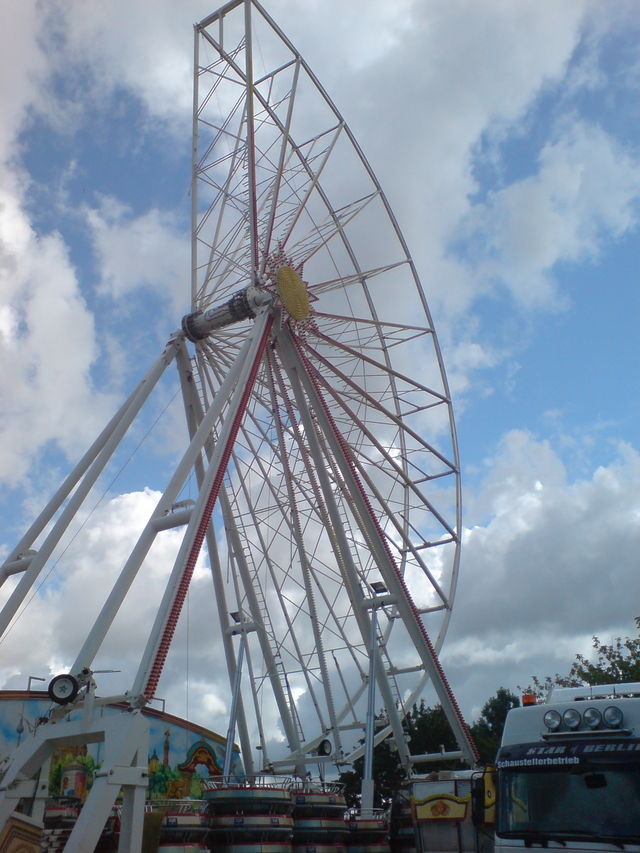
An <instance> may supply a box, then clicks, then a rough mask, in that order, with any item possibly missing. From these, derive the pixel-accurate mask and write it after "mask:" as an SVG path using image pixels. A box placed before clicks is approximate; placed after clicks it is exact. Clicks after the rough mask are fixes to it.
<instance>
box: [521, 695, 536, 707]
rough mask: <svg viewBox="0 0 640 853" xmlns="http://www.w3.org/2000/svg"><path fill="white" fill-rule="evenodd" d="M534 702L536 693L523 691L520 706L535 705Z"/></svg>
mask: <svg viewBox="0 0 640 853" xmlns="http://www.w3.org/2000/svg"><path fill="white" fill-rule="evenodd" d="M535 704H536V694H535V693H523V694H522V707H523V708H526V707H527V705H535Z"/></svg>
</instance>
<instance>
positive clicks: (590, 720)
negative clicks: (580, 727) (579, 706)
mask: <svg viewBox="0 0 640 853" xmlns="http://www.w3.org/2000/svg"><path fill="white" fill-rule="evenodd" d="M582 717H583V719H584V721H585V724H586V725H587V726H588V728H590V729H597V728H598V726H599V725H600V723H601V722H602V714H601V713H600V711H598V709H597V708H587V710H586V711H585V712H584V714H583V715H582Z"/></svg>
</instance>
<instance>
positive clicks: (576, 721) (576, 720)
mask: <svg viewBox="0 0 640 853" xmlns="http://www.w3.org/2000/svg"><path fill="white" fill-rule="evenodd" d="M562 719H563V720H564V724H565V726H566V727H567V728H568V729H571V731H575V730H576V729H577V728H579V726H580V721H581V719H582V717H581V716H580V711H576V709H575V708H567V710H566V711H565V712H564V714H563V715H562Z"/></svg>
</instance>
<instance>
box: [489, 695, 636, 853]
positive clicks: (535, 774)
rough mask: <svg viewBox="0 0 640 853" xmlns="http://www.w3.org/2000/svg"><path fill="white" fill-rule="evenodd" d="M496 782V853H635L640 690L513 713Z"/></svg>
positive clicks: (558, 700)
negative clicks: (536, 852) (543, 851)
mask: <svg viewBox="0 0 640 853" xmlns="http://www.w3.org/2000/svg"><path fill="white" fill-rule="evenodd" d="M496 776H497V778H496V824H495V832H496V848H495V849H496V851H501V852H502V853H509V851H516V849H518V850H521V848H522V847H537V846H541V847H547V848H558V849H563V850H567V851H568V850H581V851H585V853H588V851H599V850H625V851H640V683H633V684H605V685H596V686H589V687H580V688H573V687H571V688H554V689H553V690H552V691H551V692H550V694H549V696H548V697H547V700H546V701H545V702H535V701H534V703H533V704H529V705H524V706H523V707H521V708H514V709H513V710H511V711H510V712H509V714H508V715H507V719H506V723H505V727H504V732H503V737H502V743H501V746H500V750H499V752H498V755H497V758H496Z"/></svg>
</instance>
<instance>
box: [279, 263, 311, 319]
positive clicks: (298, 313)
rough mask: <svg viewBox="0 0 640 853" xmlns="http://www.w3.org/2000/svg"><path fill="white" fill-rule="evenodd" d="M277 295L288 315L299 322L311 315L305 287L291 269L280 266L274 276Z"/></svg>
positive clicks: (297, 274)
mask: <svg viewBox="0 0 640 853" xmlns="http://www.w3.org/2000/svg"><path fill="white" fill-rule="evenodd" d="M276 284H277V288H278V295H279V296H280V300H281V301H282V304H283V306H284V308H285V310H286V311H287V313H288V314H290V315H291V317H293V319H294V320H297V321H298V322H300V321H301V320H306V319H307V317H308V316H309V314H310V313H311V305H310V303H309V294H308V292H307V285H306V284H305V283H304V281H303V280H302V278H301V277H300V273H299V272H298V271H297V270H295V269H294V268H293V267H289V266H282V267H280V269H279V270H278V273H277V276H276Z"/></svg>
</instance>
